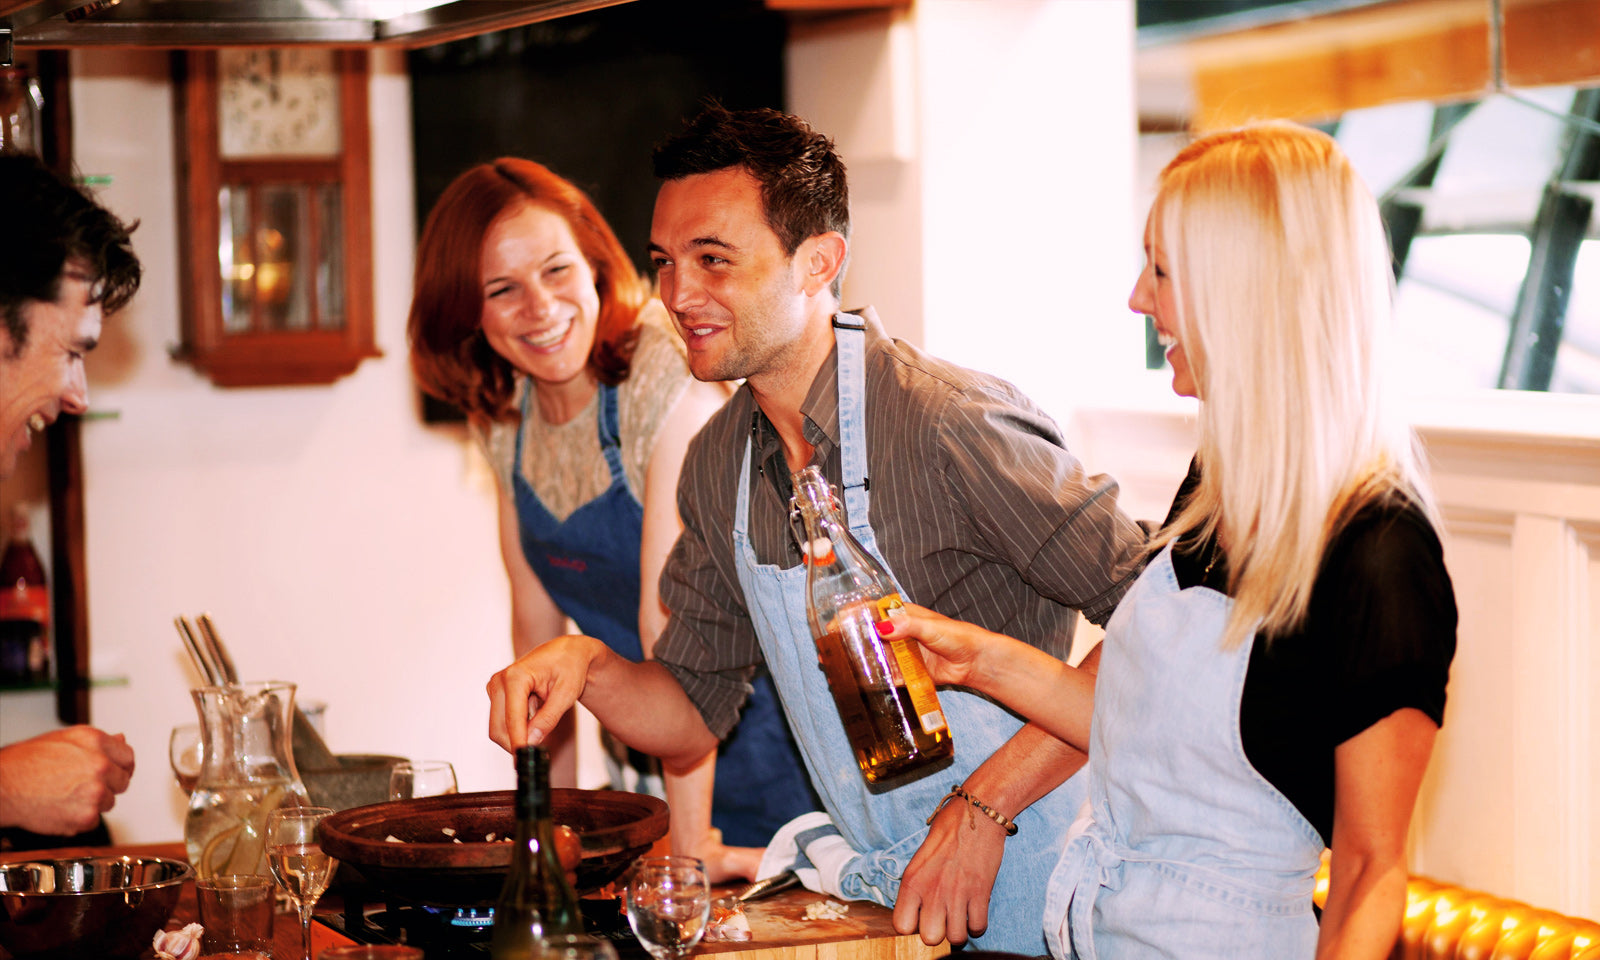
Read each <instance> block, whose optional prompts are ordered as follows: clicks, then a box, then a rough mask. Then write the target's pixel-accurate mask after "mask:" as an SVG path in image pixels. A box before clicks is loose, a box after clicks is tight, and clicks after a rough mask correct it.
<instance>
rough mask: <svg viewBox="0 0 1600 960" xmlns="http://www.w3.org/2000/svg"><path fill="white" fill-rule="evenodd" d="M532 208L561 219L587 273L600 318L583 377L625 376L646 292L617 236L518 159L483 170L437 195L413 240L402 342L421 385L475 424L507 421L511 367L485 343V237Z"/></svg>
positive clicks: (559, 183) (542, 170)
mask: <svg viewBox="0 0 1600 960" xmlns="http://www.w3.org/2000/svg"><path fill="white" fill-rule="evenodd" d="M524 203H529V204H533V205H535V206H538V207H541V208H543V209H546V210H550V211H552V212H554V213H556V214H557V215H559V216H560V217H561V218H562V219H563V220H565V221H566V222H567V226H568V227H570V228H571V230H572V236H573V238H574V239H576V240H577V241H578V249H579V250H580V251H581V252H582V253H583V256H584V259H585V260H587V261H588V262H589V267H590V269H591V270H593V271H594V285H595V291H596V292H597V293H598V294H599V298H600V316H599V318H598V319H597V321H596V325H595V336H594V346H593V348H591V350H590V351H589V370H590V372H591V373H593V374H594V375H595V377H596V378H597V379H598V380H600V382H602V383H606V384H611V385H615V384H618V383H621V382H622V381H623V380H626V379H627V378H628V367H629V364H630V363H631V362H632V360H633V350H634V346H635V344H636V343H637V342H638V337H639V329H638V324H639V310H640V308H641V307H642V306H643V304H644V301H645V298H646V295H647V290H646V287H645V285H644V284H643V283H642V282H641V281H640V279H639V272H638V271H637V270H635V269H634V266H633V261H631V260H629V259H628V255H627V253H626V252H625V251H624V250H623V248H622V244H620V243H618V242H617V237H616V234H614V233H612V232H611V227H610V226H609V225H608V224H607V223H606V222H605V220H604V219H603V218H602V217H601V216H600V211H598V210H596V209H595V206H594V203H593V202H591V201H590V200H589V198H588V196H586V195H585V194H584V192H583V191H582V190H579V189H578V188H577V187H575V186H573V185H572V183H571V182H569V181H567V180H565V179H563V178H562V177H560V176H557V175H556V174H554V173H552V172H551V171H550V170H549V169H548V168H547V167H545V166H543V165H541V164H538V163H534V162H533V161H532V160H522V159H518V158H516V157H502V158H500V159H499V160H496V161H494V162H493V163H480V164H478V165H477V166H475V167H472V168H471V169H469V170H467V171H466V172H465V173H463V174H461V176H459V177H457V178H456V179H455V180H454V181H453V182H452V183H451V184H450V186H449V187H447V188H446V189H445V191H444V193H443V194H442V195H440V197H439V201H438V203H436V204H434V207H433V210H432V211H431V212H429V214H428V221H427V223H425V224H424V225H423V227H422V239H421V240H420V241H418V243H417V264H416V271H415V280H414V283H413V287H412V293H411V314H410V317H409V319H408V320H407V323H406V336H407V339H408V340H409V341H410V344H411V369H412V372H413V374H414V375H415V376H416V378H417V382H418V383H419V384H420V385H421V386H422V388H423V389H424V390H426V391H428V392H429V393H431V394H433V395H434V396H435V397H438V398H439V399H441V400H444V401H447V402H449V403H453V404H455V405H456V406H458V407H460V408H461V409H462V410H464V411H466V413H467V416H468V417H470V418H472V419H473V421H474V422H478V423H486V422H488V421H491V420H504V419H514V418H515V411H514V410H513V408H512V404H513V400H514V394H515V390H516V370H515V368H513V367H512V366H511V364H510V363H508V362H507V361H506V359H505V358H504V357H502V356H500V355H499V354H498V353H496V352H495V351H494V349H493V348H492V347H490V346H489V341H488V340H487V339H486V338H485V337H484V336H483V278H482V272H481V271H482V263H483V239H484V236H485V235H486V234H487V233H488V232H489V228H490V227H491V226H492V225H493V224H494V222H495V220H497V219H499V218H500V217H501V216H502V215H503V214H505V213H506V212H507V211H509V210H512V209H514V208H515V207H517V206H518V205H520V204H524Z"/></svg>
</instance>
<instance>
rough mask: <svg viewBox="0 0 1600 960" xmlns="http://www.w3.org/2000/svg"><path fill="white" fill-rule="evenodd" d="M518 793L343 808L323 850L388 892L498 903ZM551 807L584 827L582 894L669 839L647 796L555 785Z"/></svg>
mask: <svg viewBox="0 0 1600 960" xmlns="http://www.w3.org/2000/svg"><path fill="white" fill-rule="evenodd" d="M514 798H515V793H514V791H511V790H496V791H489V792H483V793H457V794H451V795H449V796H442V797H423V798H421V799H417V800H398V801H392V802H389V803H379V804H373V805H371V806H367V807H357V808H355V809H351V810H344V811H341V812H339V813H336V814H334V815H333V816H331V817H329V818H328V819H327V820H324V821H323V823H322V831H323V832H322V848H323V849H324V850H326V851H327V852H328V853H329V855H331V856H334V857H338V858H339V860H340V861H342V862H344V863H345V864H348V865H350V866H352V867H354V868H355V869H356V870H357V871H358V872H359V873H360V874H361V875H362V876H363V877H364V878H365V879H366V880H367V882H368V883H369V884H371V885H372V886H374V887H376V888H378V890H379V891H380V892H381V893H383V894H384V895H386V896H392V897H395V898H397V899H399V900H403V901H407V902H410V903H416V904H424V905H429V906H440V907H481V906H493V905H494V901H495V898H496V897H497V896H498V895H499V893H500V887H501V885H502V884H503V883H504V881H505V873H506V868H507V867H508V866H509V865H510V863H511V844H510V843H508V842H505V841H506V839H507V838H509V837H510V836H511V834H512V833H513V832H514V830H515V828H516V813H515V810H514V809H513V801H514ZM551 808H552V812H553V814H554V818H555V821H556V823H557V824H560V825H565V826H568V827H571V828H572V829H573V830H576V831H577V833H578V836H579V839H580V842H581V846H582V860H581V861H580V862H579V864H578V866H577V880H576V882H575V883H574V884H573V886H574V887H576V888H577V891H578V892H579V893H580V894H582V893H587V892H591V891H594V890H598V889H600V888H601V887H603V886H605V885H606V884H608V883H610V882H611V881H613V880H615V879H616V878H617V877H619V876H621V875H622V873H623V872H624V871H626V870H627V869H628V867H629V866H631V865H632V864H633V862H634V861H635V860H637V859H638V858H639V857H640V856H642V855H643V854H644V853H645V852H647V851H648V850H649V849H650V846H651V845H652V844H654V843H655V842H656V841H657V840H659V839H661V838H662V837H664V836H666V835H667V805H666V804H665V803H663V802H662V801H661V800H658V799H657V798H655V797H650V796H645V795H643V794H637V793H623V792H621V791H615V790H574V789H570V788H562V787H557V788H555V789H553V790H552V791H551ZM446 829H449V830H451V831H453V835H452V834H446V833H445V832H444V831H445V830H446ZM490 835H493V836H494V838H495V839H494V840H493V841H489V840H487V839H486V838H487V837H488V836H490ZM389 837H393V838H394V840H393V841H391V840H389V839H388V838H389ZM456 840H460V841H461V842H460V843H457V842H455V841H456Z"/></svg>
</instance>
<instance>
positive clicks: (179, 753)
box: [167, 723, 205, 793]
mask: <svg viewBox="0 0 1600 960" xmlns="http://www.w3.org/2000/svg"><path fill="white" fill-rule="evenodd" d="M167 760H168V761H169V762H170V763H171V764H172V775H173V776H175V777H177V778H178V786H179V787H181V788H182V789H183V792H184V793H194V785H195V784H197V783H199V782H200V767H201V765H202V764H203V762H204V761H205V741H204V740H203V739H202V738H201V736H200V724H198V723H181V724H179V725H178V726H176V727H173V728H172V735H171V736H170V737H168V738H167Z"/></svg>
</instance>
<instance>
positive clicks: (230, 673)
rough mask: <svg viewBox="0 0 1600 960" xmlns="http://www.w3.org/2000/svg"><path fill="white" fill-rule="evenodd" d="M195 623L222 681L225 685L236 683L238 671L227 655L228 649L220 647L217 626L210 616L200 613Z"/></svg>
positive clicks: (220, 641)
mask: <svg viewBox="0 0 1600 960" xmlns="http://www.w3.org/2000/svg"><path fill="white" fill-rule="evenodd" d="M195 622H196V623H197V624H198V625H199V627H200V638H201V639H202V640H204V641H205V644H206V649H207V650H209V651H210V652H211V660H212V662H213V663H215V664H216V665H217V670H218V671H219V672H220V673H221V674H222V679H223V680H224V681H225V682H227V683H238V682H239V671H238V670H237V669H235V668H234V666H233V657H231V656H229V655H228V648H227V647H224V646H223V645H222V636H221V634H219V633H217V625H216V624H215V623H213V622H212V620H211V614H209V613H202V614H200V617H199V618H198V619H197V620H196V621H195Z"/></svg>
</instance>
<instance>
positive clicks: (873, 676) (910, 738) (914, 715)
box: [792, 466, 955, 783]
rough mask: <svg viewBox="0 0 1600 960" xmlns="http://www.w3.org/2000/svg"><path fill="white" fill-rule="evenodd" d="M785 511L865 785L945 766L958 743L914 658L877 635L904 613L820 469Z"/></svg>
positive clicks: (810, 472) (797, 488) (909, 645)
mask: <svg viewBox="0 0 1600 960" xmlns="http://www.w3.org/2000/svg"><path fill="white" fill-rule="evenodd" d="M792 507H793V509H794V512H795V513H796V514H798V515H799V517H800V520H801V522H802V524H803V527H804V531H803V539H802V542H801V544H800V547H801V554H802V559H803V561H804V562H805V564H806V617H807V619H808V620H809V621H810V624H811V635H812V637H813V638H814V639H815V640H816V642H817V656H818V659H819V660H820V661H821V663H822V670H823V673H825V674H826V675H827V678H828V689H829V690H830V691H831V692H832V694H833V701H834V704H835V706H837V707H838V709H839V719H840V720H841V721H843V723H844V730H845V736H847V737H848V738H849V740H850V746H851V749H852V750H854V752H855V755H856V763H857V764H859V765H860V767H861V773H862V775H863V776H864V777H866V779H867V782H868V783H877V782H878V781H880V780H885V779H888V778H890V777H900V776H904V775H906V774H910V773H915V772H917V771H920V770H923V769H924V768H928V767H931V766H933V765H935V764H939V763H942V762H943V761H945V760H948V759H949V758H950V757H951V756H953V755H954V753H955V741H954V739H953V738H952V737H951V735H950V726H949V724H948V723H946V722H945V716H944V710H943V709H942V708H941V707H940V705H939V695H938V693H937V691H935V690H934V686H933V678H932V676H930V675H929V673H928V667H927V664H926V663H924V662H923V660H922V651H921V649H920V648H919V647H918V646H917V645H916V644H915V643H914V642H912V641H910V640H892V641H891V640H885V639H884V638H883V637H882V636H881V635H880V634H879V633H878V630H877V624H878V622H879V621H881V620H883V619H885V618H887V617H888V615H889V611H890V610H893V609H894V608H895V607H898V606H901V604H902V601H901V599H900V591H899V588H898V587H896V586H895V582H894V579H893V578H892V577H891V576H890V575H889V572H888V571H887V570H886V569H884V567H883V564H881V563H879V562H878V560H877V558H875V557H874V556H873V555H872V554H871V553H869V552H867V549H866V548H865V547H863V546H862V545H861V542H860V541H858V540H857V539H856V538H855V537H854V536H852V535H851V533H850V530H849V528H848V527H847V526H845V524H844V521H843V519H842V518H841V517H840V515H839V507H838V501H837V499H836V498H835V497H834V495H833V490H832V488H831V487H830V486H829V485H828V481H827V480H826V479H825V478H824V477H823V475H822V471H821V470H820V469H818V468H817V467H815V466H808V467H806V468H805V469H804V470H801V471H800V472H799V473H797V474H795V475H794V499H793V503H792ZM797 532H798V531H797Z"/></svg>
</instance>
